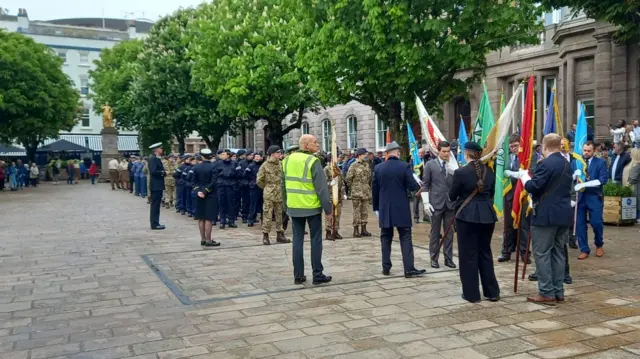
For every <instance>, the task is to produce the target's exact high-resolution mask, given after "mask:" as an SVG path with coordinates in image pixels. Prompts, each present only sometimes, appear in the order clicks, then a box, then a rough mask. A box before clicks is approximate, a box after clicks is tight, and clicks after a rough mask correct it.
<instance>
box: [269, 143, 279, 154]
mask: <svg viewBox="0 0 640 359" xmlns="http://www.w3.org/2000/svg"><path fill="white" fill-rule="evenodd" d="M278 151H280V146H276V145H273V146H269V149H268V150H267V154H268V155H272V154H274V153H276V152H278Z"/></svg>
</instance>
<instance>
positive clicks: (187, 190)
mask: <svg viewBox="0 0 640 359" xmlns="http://www.w3.org/2000/svg"><path fill="white" fill-rule="evenodd" d="M191 161H192V159H191V157H189V158H187V159H185V161H184V164H185V167H184V169H183V170H182V183H183V186H182V203H183V205H182V208H181V210H180V214H181V215H183V216H184V215H186V214H187V213H189V214H191V191H192V188H193V184H192V183H190V182H189V180H188V177H189V171H191Z"/></svg>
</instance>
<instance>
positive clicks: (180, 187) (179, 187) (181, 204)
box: [176, 184, 184, 211]
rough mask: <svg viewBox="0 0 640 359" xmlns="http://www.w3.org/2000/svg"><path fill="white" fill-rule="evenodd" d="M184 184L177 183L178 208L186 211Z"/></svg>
mask: <svg viewBox="0 0 640 359" xmlns="http://www.w3.org/2000/svg"><path fill="white" fill-rule="evenodd" d="M183 191H184V185H182V184H176V197H178V198H176V208H177V209H178V210H180V211H184V194H183V193H182V192H183Z"/></svg>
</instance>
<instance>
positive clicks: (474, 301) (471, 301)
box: [461, 294, 480, 303]
mask: <svg viewBox="0 0 640 359" xmlns="http://www.w3.org/2000/svg"><path fill="white" fill-rule="evenodd" d="M461 297H462V299H464V300H466V301H467V302H469V303H480V299H478V300H469V299H467V298H465V297H464V294H462V295H461Z"/></svg>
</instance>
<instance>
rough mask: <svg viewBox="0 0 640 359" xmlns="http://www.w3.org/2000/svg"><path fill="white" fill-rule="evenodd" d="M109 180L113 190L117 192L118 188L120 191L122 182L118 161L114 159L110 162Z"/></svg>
mask: <svg viewBox="0 0 640 359" xmlns="http://www.w3.org/2000/svg"><path fill="white" fill-rule="evenodd" d="M109 178H110V182H111V190H113V191H115V190H116V186H118V189H120V181H119V180H118V159H116V158H112V159H111V161H109Z"/></svg>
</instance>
